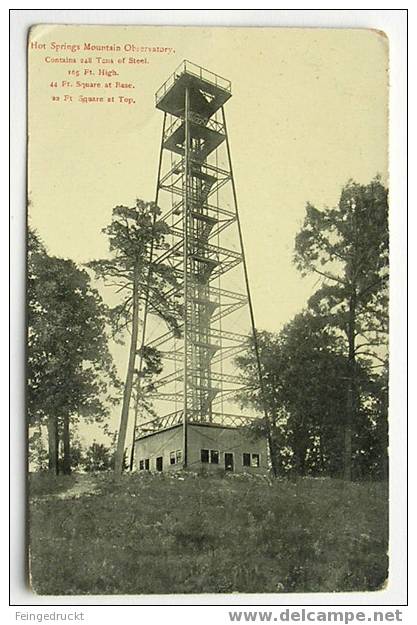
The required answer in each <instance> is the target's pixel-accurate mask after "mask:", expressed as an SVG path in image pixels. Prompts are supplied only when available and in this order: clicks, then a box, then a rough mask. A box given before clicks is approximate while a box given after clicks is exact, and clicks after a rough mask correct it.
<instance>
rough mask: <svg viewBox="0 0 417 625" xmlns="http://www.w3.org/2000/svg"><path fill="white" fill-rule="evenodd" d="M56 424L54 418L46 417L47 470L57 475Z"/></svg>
mask: <svg viewBox="0 0 417 625" xmlns="http://www.w3.org/2000/svg"><path fill="white" fill-rule="evenodd" d="M57 433H58V430H57V423H56V419H55V417H48V469H49V471H50V473H55V474H58V440H57Z"/></svg>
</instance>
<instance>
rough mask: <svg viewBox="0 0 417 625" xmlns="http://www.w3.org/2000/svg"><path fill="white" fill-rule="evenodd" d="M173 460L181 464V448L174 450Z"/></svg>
mask: <svg viewBox="0 0 417 625" xmlns="http://www.w3.org/2000/svg"><path fill="white" fill-rule="evenodd" d="M175 460H176V462H177V464H181V462H182V450H181V449H177V451H176V452H175Z"/></svg>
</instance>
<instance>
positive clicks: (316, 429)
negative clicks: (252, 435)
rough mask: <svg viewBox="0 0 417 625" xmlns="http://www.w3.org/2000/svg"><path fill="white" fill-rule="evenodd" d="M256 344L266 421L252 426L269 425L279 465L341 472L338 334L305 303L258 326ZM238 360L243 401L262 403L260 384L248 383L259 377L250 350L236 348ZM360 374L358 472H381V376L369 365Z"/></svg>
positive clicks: (300, 471) (343, 360)
mask: <svg viewBox="0 0 417 625" xmlns="http://www.w3.org/2000/svg"><path fill="white" fill-rule="evenodd" d="M335 339H336V340H335ZM258 344H259V348H260V356H261V365H262V374H263V380H264V393H265V399H266V403H267V413H268V419H269V423H268V424H265V422H264V420H261V421H257V422H256V424H255V426H254V427H255V428H256V429H257V430H258V431H260V432H261V433H263V434H264V433H266V431H267V425H268V426H269V429H270V430H271V432H272V436H273V440H274V445H273V451H274V453H275V463H276V466H277V468H278V471H279V473H280V474H285V473H288V472H290V473H292V472H293V473H295V474H297V475H320V474H327V475H332V476H334V475H339V474H340V471H341V469H342V464H341V459H342V457H343V454H342V452H343V437H342V436H341V434H342V433H341V429H340V421H339V419H340V414H343V412H344V410H345V406H346V394H347V389H346V385H345V384H344V381H345V380H346V375H347V371H348V361H347V357H346V355H344V354H343V353H342V352H341V347H342V346H343V340H342V338H341V337H335V336H334V335H333V333H332V331H331V329H329V328H328V327H327V326H326V323H323V320H322V319H321V318H319V317H317V316H315V315H314V314H312V313H311V312H310V311H305V312H303V313H300V314H299V315H297V316H296V317H295V318H294V319H293V320H292V321H291V322H289V323H288V324H287V325H286V326H285V327H284V328H283V329H282V331H281V332H280V333H277V334H275V333H271V332H258ZM237 364H238V365H239V366H240V367H241V368H242V371H243V374H244V375H245V377H246V378H247V382H248V386H249V391H246V393H245V395H244V396H243V397H242V401H243V403H246V404H249V405H251V406H253V407H255V408H256V409H261V408H262V401H261V398H260V390H259V387H258V385H257V384H255V385H252V387H250V384H251V382H252V381H253V380H256V379H257V363H256V359H255V357H254V354H253V350H252V349H250V348H249V349H248V350H247V352H246V353H244V354H243V355H240V356H239V357H238V358H237ZM357 376H358V380H359V382H360V390H361V406H362V408H361V411H358V413H357V415H356V420H355V423H354V445H353V450H354V453H353V458H354V468H355V474H356V475H357V476H358V477H364V476H366V477H370V476H372V477H380V476H381V475H382V474H383V463H384V449H385V452H386V442H385V443H384V439H383V432H382V431H381V432H380V431H378V427H379V425H380V424H383V423H384V422H386V411H384V406H382V405H381V403H380V399H381V392H380V390H381V389H380V384H381V382H382V378H381V376H375V374H374V373H373V371H372V369H369V368H367V367H366V366H360V367H358V372H357ZM384 444H385V448H384Z"/></svg>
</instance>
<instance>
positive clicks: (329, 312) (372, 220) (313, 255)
mask: <svg viewBox="0 0 417 625" xmlns="http://www.w3.org/2000/svg"><path fill="white" fill-rule="evenodd" d="M387 196H388V192H387V190H386V189H385V187H384V186H383V185H382V183H381V181H380V179H379V178H375V179H374V180H373V181H372V182H370V183H369V184H368V185H360V184H357V183H355V182H353V181H350V182H349V183H348V184H347V185H346V186H345V187H344V188H343V190H342V193H341V196H340V200H339V203H338V205H337V206H336V207H335V208H325V209H324V210H318V209H317V208H315V207H314V206H312V205H311V204H307V208H306V216H305V219H304V224H303V227H302V229H301V230H300V232H299V233H298V234H297V236H296V241H295V257H294V258H295V263H296V266H297V267H298V269H299V270H300V271H301V272H302V274H307V273H315V274H317V275H318V276H320V277H321V278H322V284H321V286H320V288H319V289H318V290H317V291H316V293H315V294H314V295H313V297H312V298H311V299H310V302H309V305H310V307H311V309H312V310H313V311H314V312H315V314H317V315H319V316H320V317H321V318H322V319H323V320H325V321H326V323H327V325H328V327H329V329H332V331H333V332H334V335H335V336H343V337H344V340H345V343H344V350H343V353H344V354H345V355H346V356H347V361H348V365H347V366H348V369H347V375H346V398H347V399H346V407H345V409H344V411H343V412H344V477H345V479H346V480H350V479H351V474H352V428H353V426H354V423H355V420H356V418H357V415H358V413H359V412H360V410H361V406H360V404H359V396H360V393H359V389H358V381H359V380H358V366H359V365H358V362H359V361H362V362H363V361H366V360H368V361H369V362H368V366H369V367H371V366H372V367H375V368H378V367H385V366H386V357H387V356H386V349H385V348H384V346H385V343H386V335H387V326H388V317H387V310H388V251H389V250H388V244H389V238H388V201H387Z"/></svg>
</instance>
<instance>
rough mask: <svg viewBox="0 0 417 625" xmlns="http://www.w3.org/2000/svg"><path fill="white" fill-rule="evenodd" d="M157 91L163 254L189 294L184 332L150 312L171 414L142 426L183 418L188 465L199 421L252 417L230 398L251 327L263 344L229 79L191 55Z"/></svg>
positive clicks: (159, 403)
mask: <svg viewBox="0 0 417 625" xmlns="http://www.w3.org/2000/svg"><path fill="white" fill-rule="evenodd" d="M155 97H156V107H157V108H158V109H160V110H161V111H163V112H164V121H163V130H162V140H161V147H160V157H159V167H158V181H157V192H156V203H157V204H158V206H160V207H161V210H162V212H163V214H162V218H163V220H164V221H165V223H167V224H168V225H169V232H170V239H171V241H170V246H169V249H167V250H166V251H164V252H160V253H159V255H158V258H157V260H158V262H164V263H166V264H168V265H169V266H170V267H171V268H172V269H173V270H174V272H175V273H176V275H177V278H178V284H179V287H178V288H172V289H171V290H170V291H169V292H168V293H167V294H166V297H167V298H171V297H172V298H177V300H178V298H180V300H181V302H182V306H183V311H184V315H183V319H182V320H181V338H180V339H178V338H176V337H175V336H174V333H173V332H172V331H170V330H167V328H166V327H165V328H164V330H163V331H162V332H160V333H159V334H158V335H157V336H156V337H151V336H150V335H151V334H152V333H151V332H149V325H150V323H149V322H148V323H146V319H145V322H144V327H145V328H147V330H146V331H144V336H143V345H146V346H150V347H153V348H155V349H157V350H158V351H159V352H160V354H161V356H162V358H163V362H164V370H163V372H162V374H161V376H160V377H159V379H158V380H157V381H156V384H155V391H154V393H153V394H152V396H151V399H152V401H153V402H154V405H155V407H156V410H157V414H161V415H163V416H158V418H156V419H153V420H151V421H147V422H144V423H143V422H142V423H139V425H138V426H137V428H136V432H135V434H136V435H137V436H139V437H140V436H142V435H147V433H149V432H157V431H162V430H164V429H166V428H169V427H172V426H174V425H176V424H182V426H183V449H182V453H183V455H182V462H183V465H184V466H187V460H188V453H187V451H188V447H187V429H188V427H189V425H190V424H193V423H194V424H202V423H204V424H213V425H214V424H217V425H221V426H228V427H239V426H241V425H243V424H245V423H247V419H250V418H253V415H252V416H250V415H246V416H245V415H244V414H243V413H242V411H241V410H239V411H236V410H230V409H229V407H230V406H231V405H232V400H233V396H234V395H235V394H236V392H237V391H239V390H241V389H242V385H243V383H242V378H241V376H240V375H239V373H238V372H237V371H236V370H235V368H234V366H233V359H234V358H235V356H236V355H237V354H239V353H240V352H242V351H243V350H244V349H246V348H247V346H248V333H249V332H250V331H251V332H252V333H253V336H254V339H255V341H254V342H255V349H256V352H257V345H256V336H255V328H254V319H253V310H252V304H251V300H250V293H249V283H248V275H247V269H246V262H245V256H244V250H243V243H242V232H241V228H240V222H239V215H238V208H237V200H236V190H235V184H234V179H233V171H232V165H231V158H230V147H229V139H228V135H227V127H226V118H225V114H224V108H223V107H224V104H225V103H226V102H227V101H228V100H229V98H230V97H231V84H230V81H228V80H226V79H224V78H221V77H220V76H217V75H216V74H213V73H212V72H209V71H207V70H205V69H203V68H201V67H199V66H197V65H195V64H193V63H190V62H189V61H184V62H183V63H182V64H181V65H180V66H179V67H178V68H177V70H176V71H175V72H174V73H173V74H172V75H171V76H170V77H169V79H168V80H167V81H166V82H165V83H164V84H163V85H162V87H161V88H160V89H159V90H158V91H157V93H156V96H155ZM221 151H222V152H221ZM237 270H239V272H238V277H237V278H236V276H235V278H234V282H233V279H232V283H233V284H234V285H236V284H237V282H238V286H239V289H233V288H232V289H230V288H227V276H233V275H234V272H236V271H237ZM238 311H241V312H242V311H246V314H247V319H248V323H247V326H246V331H245V332H237V331H235V330H236V325H235V324H234V321H233V316H234V315H236V314H238ZM145 316H146V312H145ZM143 345H142V347H143ZM256 355H257V357H258V366H259V354H258V352H257V354H256ZM259 372H260V370H259ZM260 382H261V380H260ZM164 406H165V408H164Z"/></svg>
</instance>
